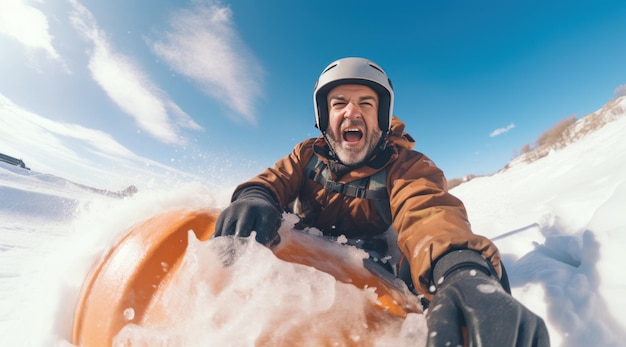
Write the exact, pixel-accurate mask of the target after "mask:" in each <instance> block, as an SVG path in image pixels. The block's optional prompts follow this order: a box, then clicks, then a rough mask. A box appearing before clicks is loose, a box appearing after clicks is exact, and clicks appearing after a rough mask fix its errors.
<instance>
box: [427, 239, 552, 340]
mask: <svg viewBox="0 0 626 347" xmlns="http://www.w3.org/2000/svg"><path fill="white" fill-rule="evenodd" d="M433 279H434V282H435V283H436V285H435V288H436V289H435V290H436V291H435V295H434V297H433V300H432V301H431V303H430V306H429V308H428V312H427V313H426V324H427V325H428V346H429V347H439V346H463V345H464V337H463V332H462V329H463V327H466V329H467V340H466V342H467V344H466V345H465V346H471V347H479V346H484V347H491V346H507V347H526V346H528V347H530V346H532V347H544V346H550V339H549V337H548V330H547V329H546V326H545V324H544V322H543V320H542V319H541V318H540V317H538V316H537V315H535V314H534V313H532V312H531V311H530V310H528V309H527V308H526V307H524V306H523V305H522V304H521V303H520V302H518V301H517V300H515V299H514V298H513V297H512V296H511V295H510V294H509V293H507V292H505V291H504V289H503V287H502V285H501V284H500V281H499V280H498V278H497V275H496V274H495V270H494V269H493V266H492V265H491V263H489V262H488V261H487V260H485V258H483V257H482V256H481V255H480V254H479V253H478V252H475V251H472V250H460V251H453V252H450V253H448V254H446V255H444V256H442V257H441V258H440V259H439V260H438V261H437V262H436V263H435V266H434V268H433Z"/></svg>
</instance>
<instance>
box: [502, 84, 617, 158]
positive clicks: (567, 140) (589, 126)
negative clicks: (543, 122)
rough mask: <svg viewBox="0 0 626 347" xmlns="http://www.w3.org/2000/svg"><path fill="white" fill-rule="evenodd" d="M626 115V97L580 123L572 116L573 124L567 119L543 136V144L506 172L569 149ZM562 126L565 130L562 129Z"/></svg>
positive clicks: (527, 152) (609, 104) (612, 102)
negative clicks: (520, 164)
mask: <svg viewBox="0 0 626 347" xmlns="http://www.w3.org/2000/svg"><path fill="white" fill-rule="evenodd" d="M625 114H626V96H622V97H618V98H615V99H613V100H611V101H609V102H608V103H607V104H605V105H604V106H603V107H602V108H600V109H599V110H598V111H596V112H594V113H591V114H588V115H586V116H584V117H582V118H581V119H579V120H578V121H575V117H574V116H572V118H571V121H572V122H571V124H569V123H568V122H569V121H570V119H565V120H564V121H562V122H561V123H559V124H558V125H557V126H555V128H553V129H550V130H548V131H546V132H545V133H544V134H543V137H544V139H543V140H542V141H541V142H542V143H540V144H537V146H536V147H535V148H532V149H530V148H529V149H528V150H527V151H525V153H522V154H521V155H519V156H518V157H516V158H514V159H513V160H512V161H511V162H510V163H508V164H507V165H506V166H505V168H504V170H506V169H508V168H510V167H512V166H515V165H517V164H519V163H529V162H532V161H535V160H537V159H540V158H543V157H545V156H547V155H549V154H550V153H551V152H552V151H558V150H560V149H562V148H564V147H567V146H568V145H569V144H572V143H575V142H576V141H578V140H580V139H582V138H584V137H586V136H587V135H589V134H592V133H593V132H595V131H597V130H599V129H601V128H602V127H604V126H605V125H606V124H608V123H610V122H612V121H615V120H617V119H619V118H620V117H624V115H625ZM560 126H561V127H563V128H560Z"/></svg>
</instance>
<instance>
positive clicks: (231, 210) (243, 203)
mask: <svg viewBox="0 0 626 347" xmlns="http://www.w3.org/2000/svg"><path fill="white" fill-rule="evenodd" d="M282 216H283V212H282V210H281V209H280V207H279V206H278V203H277V202H276V200H275V199H274V197H273V196H272V193H270V192H269V191H268V190H267V189H265V188H263V187H261V186H249V187H246V188H244V189H242V190H240V191H237V192H235V194H234V195H233V201H232V202H231V204H230V206H228V207H227V208H226V209H224V211H222V213H220V215H219V217H218V218H217V222H216V223H215V233H214V234H213V237H217V236H226V235H233V236H239V237H248V236H250V233H251V232H252V231H256V240H257V241H258V242H260V243H262V244H264V245H266V246H273V245H275V244H278V243H279V242H280V236H279V235H278V228H279V227H280V223H281V222H282Z"/></svg>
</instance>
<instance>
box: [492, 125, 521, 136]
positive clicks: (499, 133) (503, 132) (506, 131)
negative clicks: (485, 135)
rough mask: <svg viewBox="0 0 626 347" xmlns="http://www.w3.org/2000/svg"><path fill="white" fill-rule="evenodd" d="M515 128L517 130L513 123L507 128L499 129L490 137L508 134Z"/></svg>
mask: <svg viewBox="0 0 626 347" xmlns="http://www.w3.org/2000/svg"><path fill="white" fill-rule="evenodd" d="M513 128H515V124H513V123H511V124H509V125H507V127H506V128H498V129H496V130H494V131H492V132H491V134H489V137H496V136H498V135H502V134H506V133H508V132H509V131H510V130H511V129H513Z"/></svg>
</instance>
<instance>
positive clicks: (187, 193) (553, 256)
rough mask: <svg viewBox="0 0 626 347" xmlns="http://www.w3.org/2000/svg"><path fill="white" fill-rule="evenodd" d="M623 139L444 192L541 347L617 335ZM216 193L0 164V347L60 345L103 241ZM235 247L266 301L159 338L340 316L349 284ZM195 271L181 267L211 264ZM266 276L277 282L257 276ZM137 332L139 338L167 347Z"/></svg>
mask: <svg viewBox="0 0 626 347" xmlns="http://www.w3.org/2000/svg"><path fill="white" fill-rule="evenodd" d="M623 107H624V108H625V109H626V105H624V106H623ZM624 134H626V117H621V118H619V119H617V120H615V121H613V122H611V123H609V124H608V125H607V126H605V127H603V128H602V129H600V130H598V131H596V132H594V133H591V134H589V135H588V136H586V137H585V138H583V139H581V140H579V141H578V142H576V143H574V144H570V145H569V146H567V147H566V148H564V149H562V150H559V151H556V152H553V153H551V154H550V155H548V156H547V157H545V158H542V159H540V160H538V161H536V162H533V163H531V164H525V163H517V164H516V165H513V166H512V167H511V168H509V169H508V170H506V171H503V172H500V173H498V174H495V175H493V176H490V177H483V178H478V179H474V180H472V181H470V182H468V183H465V184H463V185H461V186H459V187H457V188H455V189H454V190H453V193H454V194H455V195H457V196H458V197H460V198H461V199H462V200H463V201H464V202H465V204H466V206H467V208H468V212H469V215H470V220H471V222H472V225H473V228H474V231H475V232H476V233H480V234H484V235H486V236H488V237H490V238H492V239H493V240H495V241H496V243H497V245H498V246H499V247H500V249H501V252H502V253H503V256H504V261H505V266H506V267H507V269H508V272H509V275H510V278H511V282H512V285H513V287H514V288H513V294H514V296H515V297H516V298H517V299H518V300H520V301H521V302H523V303H524V304H525V305H527V306H528V307H529V308H531V309H532V310H533V311H534V312H536V313H537V314H539V315H540V316H542V317H544V319H545V320H546V323H547V324H548V327H549V330H550V336H551V340H552V345H553V346H621V345H625V344H626V342H624V341H626V319H625V318H622V317H623V316H624V315H623V312H626V296H625V295H624V293H626V271H623V269H621V267H622V266H623V264H624V263H625V262H624V260H625V258H626V256H625V255H624V254H626V252H625V251H624V248H625V247H626V218H625V217H624V211H626V210H625V209H624V207H625V206H626V141H624V140H623V137H624ZM27 164H28V162H27ZM219 189H220V191H217V190H216V188H215V187H212V188H211V189H208V188H206V186H205V185H203V184H201V183H198V182H187V183H181V184H179V185H177V186H176V187H172V186H171V185H168V186H158V185H157V186H154V185H153V186H152V187H150V189H141V188H140V190H139V192H138V193H137V194H135V195H133V196H132V197H125V198H119V197H114V196H113V197H112V196H107V195H103V194H99V193H98V192H94V191H92V190H89V189H86V188H85V187H84V186H80V185H75V184H72V183H70V182H68V181H66V180H64V179H62V178H60V177H58V176H52V175H47V174H41V173H37V172H33V171H27V170H23V169H21V168H17V167H14V166H11V165H8V164H4V163H0V221H1V223H0V345H1V346H54V345H57V346H69V345H70V341H71V329H72V319H73V317H72V315H73V312H74V309H75V305H76V299H77V296H78V292H79V290H80V287H81V284H82V281H83V280H84V278H85V276H86V274H87V272H88V271H89V269H90V267H91V266H92V264H93V263H94V262H95V261H96V260H97V259H98V258H99V257H100V256H102V254H103V253H104V252H105V251H106V250H107V248H108V247H110V246H111V245H112V244H113V243H114V242H115V240H116V239H117V238H119V237H120V236H121V235H122V234H123V233H124V231H125V230H126V229H127V228H128V227H130V226H131V225H132V224H134V223H136V222H138V221H141V220H143V219H145V218H147V217H150V216H152V215H154V214H157V213H159V212H161V211H164V210H168V209H172V208H179V207H189V208H206V207H221V206H224V205H225V203H226V200H225V199H226V197H227V196H228V195H229V192H230V191H231V190H232V189H233V186H232V185H227V186H224V187H220V188H219ZM196 246H197V247H196V248H198V249H197V250H196V251H194V256H195V257H196V258H197V259H198V260H202V259H206V258H205V257H206V256H207V252H208V253H210V251H207V250H206V249H204V250H201V249H200V248H201V247H200V246H198V245H196ZM246 252H247V253H246V257H248V258H246V259H247V260H246V262H245V263H242V264H251V265H246V266H249V267H254V269H255V271H253V272H251V273H253V274H254V276H253V279H254V281H243V280H242V282H239V283H238V284H239V285H241V286H243V287H242V288H248V290H250V291H251V292H255V293H260V294H259V295H265V296H261V297H254V296H253V297H251V298H250V301H248V303H249V304H248V305H220V306H219V309H220V310H222V315H223V316H224V317H230V320H228V322H230V323H229V324H230V325H229V329H224V327H222V329H221V330H218V329H214V330H211V329H212V328H211V327H210V326H207V324H205V322H207V319H208V318H206V317H207V313H206V312H203V311H206V310H200V309H196V310H195V311H194V310H193V309H190V311H189V314H188V317H186V318H188V319H187V320H185V321H184V322H183V323H182V324H180V325H179V326H178V327H177V328H176V329H178V330H177V331H175V332H173V333H172V334H173V335H171V336H176V338H175V339H172V338H170V340H169V344H172V343H173V341H177V342H178V343H179V344H180V345H185V346H188V345H207V343H208V342H209V341H210V342H211V343H215V342H219V343H218V345H224V346H226V345H232V346H252V345H253V342H252V341H254V340H255V339H256V338H257V336H258V335H255V334H259V331H263V329H268V328H272V327H268V326H267V325H268V324H270V323H271V322H272V321H273V320H274V319H276V318H278V317H279V315H285V314H292V315H294V314H297V315H301V314H304V315H308V317H309V318H311V317H316V314H318V313H316V312H317V311H316V310H319V307H341V308H342V309H338V310H336V311H337V312H341V311H344V312H345V310H346V309H347V308H346V306H345V304H344V303H343V302H344V301H348V299H349V298H355V294H354V292H353V291H352V290H351V289H349V288H345V286H341V285H338V284H337V283H335V282H334V280H332V281H329V280H328V278H327V277H324V276H320V274H315V273H310V272H307V273H306V274H305V273H303V272H302V269H300V268H297V269H295V268H293V267H291V266H290V265H289V264H281V263H280V262H277V261H276V260H275V259H273V258H272V256H271V253H270V252H265V249H263V248H262V247H250V249H249V250H248V251H246ZM198 263H200V264H202V262H196V265H198ZM200 266H201V268H192V267H190V268H189V269H188V270H187V271H188V273H189V274H193V273H196V272H200V273H202V272H203V271H210V269H208V268H202V265H200ZM277 272H278V273H280V272H282V273H285V275H284V276H285V277H281V278H276V277H272V278H271V280H270V279H269V278H268V277H265V276H264V274H269V273H272V274H275V273H277ZM242 278H243V277H242ZM285 283H292V284H293V283H297V284H298V285H300V286H301V289H300V291H299V292H302V293H305V294H306V295H296V296H294V293H293V291H289V290H288V289H289V286H288V285H286V284H285ZM246 286H247V287H246ZM306 288H308V289H306ZM329 288H330V289H329ZM307 290H308V291H307ZM329 292H330V293H333V295H332V296H331V297H329V296H328V293H329ZM282 298H288V299H289V300H281V299H282ZM194 300H195V302H196V305H195V306H194V307H196V308H198V307H202V305H215V302H213V303H210V302H209V301H208V300H209V299H208V298H206V299H203V298H202V297H200V296H198V297H195V298H194ZM268 300H269V301H268ZM294 302H298V303H299V305H296V306H298V307H299V311H295V313H294V311H293V309H292V308H293V306H294V305H293V303H294ZM281 305H282V306H281ZM285 305H288V306H285ZM267 307H276V308H278V309H277V310H271V311H270V310H267V309H266V308H267ZM239 317H243V318H239ZM327 318H328V317H327V316H325V319H327ZM294 319H295V318H294ZM336 319H342V320H343V321H344V322H345V321H346V319H347V318H346V317H338V318H336ZM209 321H210V320H209ZM294 324H295V325H294V326H296V327H299V329H301V330H300V331H301V332H302V333H304V332H311V334H313V332H315V331H316V330H315V329H316V323H315V319H309V320H307V321H306V323H305V322H300V323H297V322H296V323H294ZM298 324H300V325H298ZM320 324H323V323H320ZM326 324H329V323H326ZM270 325H271V324H270ZM327 326H328V325H327ZM246 328H248V330H245V331H244V330H242V329H246ZM317 328H318V329H324V326H323V325H322V326H318V327H317ZM126 333H127V334H130V335H133V334H134V336H141V335H142V334H145V333H147V332H145V331H143V332H142V331H136V330H132V329H131V330H129V331H127V332H126ZM148 333H149V332H148ZM153 333H154V332H153ZM361 333H362V334H363V336H360V337H359V336H355V337H354V338H355V339H358V338H363V339H367V338H370V337H369V336H368V335H367V332H366V330H362V332H361ZM422 333H423V320H422V319H421V317H416V316H411V317H410V320H409V321H407V322H404V324H402V325H397V324H396V325H392V326H390V327H389V330H388V331H387V332H386V335H384V336H383V337H377V339H378V341H379V343H380V345H387V346H388V345H402V344H403V343H406V341H409V340H410V339H414V338H415V335H419V334H422ZM146 336H148V342H149V343H148V345H168V343H164V342H163V341H164V340H160V341H155V340H150V334H148V335H146ZM151 336H152V337H151V338H152V339H154V334H153V335H151ZM171 336H170V337H171ZM422 342H423V341H422ZM415 345H419V342H416V344H415Z"/></svg>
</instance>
